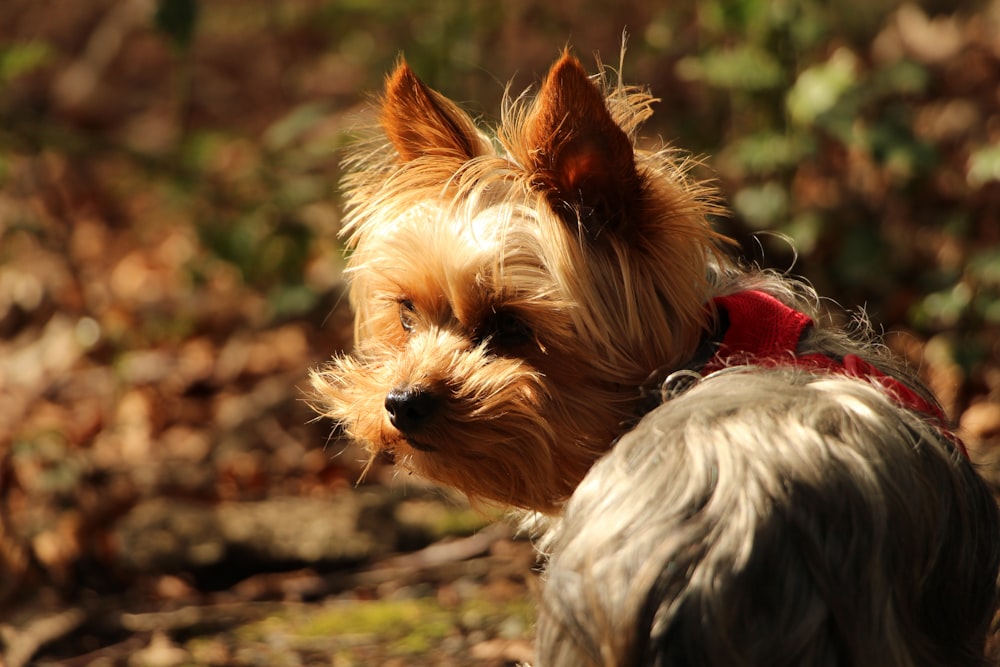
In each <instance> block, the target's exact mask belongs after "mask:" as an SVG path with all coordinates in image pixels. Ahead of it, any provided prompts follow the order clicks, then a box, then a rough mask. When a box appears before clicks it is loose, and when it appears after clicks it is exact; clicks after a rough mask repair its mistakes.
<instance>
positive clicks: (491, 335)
mask: <svg viewBox="0 0 1000 667" xmlns="http://www.w3.org/2000/svg"><path fill="white" fill-rule="evenodd" d="M534 335H535V334H534V332H533V331H532V330H531V327H529V326H528V325H527V324H526V323H525V322H524V321H523V320H522V319H521V318H519V317H518V316H517V315H514V314H513V313H510V312H507V311H503V310H501V311H497V312H496V313H493V315H492V316H491V317H489V318H488V319H487V320H486V321H485V322H483V326H482V328H481V330H480V335H479V339H480V340H488V341H489V342H490V343H491V344H492V345H494V346H497V347H516V346H518V345H523V344H525V343H529V342H531V341H532V340H534Z"/></svg>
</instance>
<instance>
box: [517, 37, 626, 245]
mask: <svg viewBox="0 0 1000 667" xmlns="http://www.w3.org/2000/svg"><path fill="white" fill-rule="evenodd" d="M525 130H526V133H525V137H526V139H527V141H528V142H529V148H530V151H531V152H530V155H531V156H532V158H531V159H532V160H533V164H532V165H531V168H532V169H533V171H534V175H535V178H536V181H537V182H539V183H540V184H541V185H542V187H544V188H546V189H548V192H549V201H550V202H551V204H552V206H553V207H554V208H555V209H556V211H558V212H559V214H560V215H562V216H563V218H564V219H566V220H567V222H570V223H571V224H576V223H577V221H578V220H579V221H580V223H581V224H582V225H583V227H584V229H585V230H586V232H587V233H588V235H590V236H591V237H592V238H596V237H597V236H598V235H599V234H600V233H601V232H602V231H604V230H613V229H614V228H616V227H619V226H620V225H621V224H622V223H623V222H624V221H625V220H627V218H628V217H629V212H630V209H633V208H634V207H635V206H636V204H637V201H638V197H639V192H640V188H641V181H640V178H639V175H638V172H637V171H636V168H635V156H634V153H633V147H632V141H631V139H630V138H629V137H628V135H627V134H626V133H625V132H624V131H623V130H622V129H621V128H620V127H619V126H618V124H617V123H615V121H614V119H613V118H612V117H611V114H610V112H609V111H608V108H607V106H606V105H605V103H604V96H603V95H602V94H601V91H600V90H599V89H598V87H597V85H596V84H595V83H594V82H593V81H591V80H590V79H589V78H588V77H587V73H586V71H585V70H584V69H583V66H582V65H581V64H580V62H579V61H578V60H577V59H576V58H574V57H573V56H571V55H569V53H568V52H567V53H564V54H563V56H562V57H561V58H560V59H559V61H558V62H556V64H555V65H553V66H552V69H551V70H550V71H549V74H548V77H547V78H546V79H545V83H544V84H543V85H542V89H541V91H540V92H539V94H538V97H537V98H536V100H535V105H534V107H533V109H532V111H531V116H530V117H529V119H528V122H527V125H526V127H525Z"/></svg>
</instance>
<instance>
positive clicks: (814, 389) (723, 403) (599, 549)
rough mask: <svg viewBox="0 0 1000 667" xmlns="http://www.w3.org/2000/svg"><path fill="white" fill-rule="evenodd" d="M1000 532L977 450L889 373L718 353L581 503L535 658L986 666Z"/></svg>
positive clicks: (571, 521) (561, 666)
mask: <svg viewBox="0 0 1000 667" xmlns="http://www.w3.org/2000/svg"><path fill="white" fill-rule="evenodd" d="M998 534H1000V523H998V517H997V509H996V506H995V505H994V501H993V499H992V497H991V495H990V492H989V490H988V488H987V487H986V485H985V484H984V483H983V481H982V480H981V479H980V478H979V476H978V475H977V474H976V472H975V470H974V469H973V465H972V464H971V463H970V462H969V460H968V459H967V457H965V456H963V455H962V454H961V453H960V452H959V451H958V450H957V449H956V447H955V446H954V442H953V441H952V440H951V439H950V438H949V437H948V436H947V435H945V434H944V433H942V431H941V430H940V427H939V426H938V425H936V424H933V423H931V422H929V421H928V420H926V419H923V418H922V417H921V416H920V415H918V414H917V413H914V412H912V411H910V410H907V409H904V408H901V407H900V406H899V405H898V404H897V403H895V401H894V400H893V399H892V398H891V397H890V396H889V395H887V394H886V393H885V391H884V390H882V388H881V387H880V386H878V385H877V383H870V382H866V381H864V380H859V379H854V378H847V377H844V376H840V375H831V374H811V373H807V372H803V371H801V370H798V369H779V370H775V369H770V370H768V369H761V368H743V369H739V368H732V369H728V370H725V371H721V372H718V373H716V374H714V375H710V376H708V377H707V378H705V379H704V380H703V381H702V382H701V383H700V384H699V385H697V386H695V387H694V388H693V389H691V390H690V391H689V392H688V393H686V394H683V395H681V396H680V397H678V398H675V399H673V400H671V401H669V402H667V403H666V404H665V405H663V406H661V407H659V408H657V409H656V410H654V411H653V412H651V413H650V414H648V415H647V416H646V417H645V418H644V419H643V421H642V422H640V424H639V425H638V426H637V427H636V428H635V429H634V430H632V431H631V432H630V433H628V434H627V435H625V436H623V437H622V439H621V440H620V442H619V443H618V444H617V445H616V446H615V447H614V448H613V449H612V451H611V452H610V453H609V454H608V455H607V456H606V457H605V458H603V459H602V460H601V461H599V462H598V463H597V464H596V465H595V466H594V467H593V469H592V470H591V472H590V473H589V474H588V475H587V476H586V477H585V478H584V480H583V482H582V483H581V485H580V486H579V488H578V490H577V492H576V493H575V494H574V495H573V497H572V498H571V500H570V501H569V503H568V504H567V507H566V511H565V513H564V515H563V518H562V519H561V520H559V521H558V522H557V525H556V526H555V527H554V528H553V529H552V531H551V532H550V533H549V535H548V536H547V541H546V543H545V545H544V547H545V548H546V549H547V550H548V551H550V552H551V554H552V558H551V561H550V564H549V567H548V570H547V575H546V576H547V582H546V586H545V589H544V592H543V596H542V601H541V603H540V618H539V624H538V655H537V663H535V667H598V666H600V667H625V666H629V667H641V666H650V667H652V666H654V665H655V666H666V665H688V666H694V665H700V666H706V667H707V666H715V665H717V666H719V667H723V666H726V667H728V666H730V665H770V666H774V665H844V666H847V665H852V666H855V667H859V666H870V667H904V666H916V665H921V666H924V667H926V666H929V665H940V666H942V667H943V666H945V665H949V666H952V667H955V666H959V665H968V666H972V665H985V664H987V660H986V658H985V657H984V651H985V649H984V645H985V643H986V635H987V631H988V628H989V624H990V620H991V617H992V613H993V610H994V608H995V604H996V600H997V591H996V587H995V586H994V585H993V584H994V582H996V579H997V574H998V569H1000V542H998V541H997V539H996V538H997V535H998Z"/></svg>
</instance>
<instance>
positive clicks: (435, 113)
mask: <svg viewBox="0 0 1000 667" xmlns="http://www.w3.org/2000/svg"><path fill="white" fill-rule="evenodd" d="M604 77H605V73H602V78H601V79H600V80H599V81H597V82H595V81H593V80H591V79H590V78H588V76H587V75H586V73H585V72H584V70H583V68H582V67H581V66H580V64H579V63H578V62H577V61H576V60H575V59H574V58H572V57H571V56H569V55H564V56H563V57H562V58H561V59H560V60H559V61H558V62H557V63H556V64H555V65H554V66H553V68H552V70H551V71H550V72H549V75H548V77H547V79H546V81H545V82H544V84H543V85H542V87H541V90H540V92H539V94H538V96H537V97H536V98H535V99H534V101H533V102H530V103H529V102H527V101H525V100H523V99H519V100H515V101H513V102H510V103H509V104H508V105H507V107H506V108H505V110H504V115H503V122H502V124H501V127H500V128H499V129H498V131H497V134H496V141H497V144H498V145H497V146H494V144H493V142H492V141H491V139H490V138H488V137H487V136H486V135H484V134H481V133H480V132H479V131H478V130H477V128H476V127H475V125H474V124H473V122H472V120H471V119H470V118H469V117H468V116H467V115H465V114H464V113H463V112H462V111H461V110H459V109H458V108H457V107H456V106H455V105H454V104H453V103H451V102H450V101H448V100H446V99H445V98H444V97H442V96H441V95H439V94H438V93H436V92H434V91H432V90H430V89H429V88H427V87H426V86H425V85H424V84H423V83H422V82H420V81H419V79H417V78H416V76H415V75H414V74H413V72H412V71H411V70H410V69H409V67H408V66H407V65H406V64H405V63H401V64H400V65H399V66H398V67H397V69H396V71H395V72H394V73H393V74H392V75H391V76H390V77H389V79H388V81H387V85H386V92H385V96H384V99H383V100H382V105H381V119H380V120H381V128H382V131H383V134H382V135H380V138H379V139H378V140H376V143H374V144H370V145H367V146H364V147H361V148H359V149H358V150H357V151H356V153H355V156H354V159H353V162H352V166H353V169H354V171H353V173H352V175H351V176H350V177H349V180H348V181H347V191H348V205H349V215H348V219H347V225H346V228H345V235H346V237H347V242H348V246H349V248H350V250H351V255H350V259H349V265H348V275H349V277H350V280H351V282H352V288H351V300H352V304H353V306H354V307H355V310H356V314H357V323H356V338H357V341H356V342H357V345H356V350H355V352H354V353H353V354H352V355H351V356H344V357H341V358H338V359H336V360H334V362H333V363H332V364H330V365H329V366H328V367H327V368H325V369H322V370H320V371H317V372H315V373H314V375H313V384H314V386H315V388H316V390H317V396H318V404H319V406H320V408H319V409H320V410H321V412H323V413H324V414H326V415H328V416H331V417H332V418H334V419H335V420H336V421H338V422H339V423H341V424H342V425H343V427H344V429H345V431H346V432H347V434H348V435H350V436H351V437H353V438H355V439H357V440H359V441H361V442H363V443H365V444H366V445H367V446H368V448H369V450H370V452H371V453H372V455H373V457H374V456H375V455H378V454H390V455H392V456H393V457H394V458H395V460H396V461H397V463H398V464H400V465H402V466H404V467H406V468H409V469H411V470H412V471H414V472H416V473H418V474H420V475H422V476H424V477H427V478H430V479H433V480H436V481H438V482H440V483H443V484H446V485H450V486H453V487H456V488H458V489H460V490H462V491H464V492H466V493H467V494H468V495H469V496H470V497H472V498H475V499H487V500H491V501H496V502H499V503H501V504H506V505H511V506H515V507H520V508H526V509H531V510H537V511H540V512H543V513H558V510H559V507H560V506H561V504H562V503H563V502H564V501H565V499H566V498H568V497H569V495H570V494H571V493H572V491H573V489H574V488H575V487H576V485H577V483H579V481H580V479H582V478H583V476H584V474H586V472H587V470H588V469H589V468H590V466H591V465H592V464H593V462H594V461H595V460H597V459H598V458H599V457H600V456H601V455H602V454H604V453H605V452H606V451H607V450H608V448H609V447H610V446H611V444H612V443H613V442H614V440H615V439H616V438H618V437H619V436H621V435H622V433H624V432H626V431H627V430H628V429H629V428H630V427H631V426H632V425H634V424H635V423H636V422H637V421H638V419H639V418H640V417H641V416H642V414H643V412H644V411H645V410H646V409H647V408H646V403H647V402H648V401H647V399H646V398H645V397H644V392H643V389H642V387H643V386H644V385H647V384H648V383H649V382H650V378H651V377H656V376H657V374H659V375H661V376H665V375H666V374H667V373H669V372H670V371H672V370H675V369H678V368H684V367H689V366H692V365H698V364H703V363H704V362H705V359H697V357H698V356H699V354H700V350H703V349H704V346H705V343H706V341H708V342H711V341H712V340H713V335H714V334H715V333H717V332H718V333H719V334H720V335H721V334H723V333H724V331H721V329H722V328H723V327H722V326H721V323H720V322H721V320H720V313H719V309H718V307H717V302H716V301H714V300H713V299H716V297H719V296H722V295H727V294H733V293H738V292H744V291H746V290H759V291H761V292H763V293H766V294H769V295H771V296H774V297H777V299H778V300H779V301H780V302H783V303H786V304H791V305H794V307H795V309H796V310H797V311H800V312H803V313H806V314H808V315H814V314H815V311H816V310H817V303H816V299H815V296H814V295H813V294H811V292H809V290H806V289H804V288H802V287H801V286H798V285H796V284H794V283H791V282H789V281H787V280H785V279H783V278H780V277H778V276H775V275H772V274H767V273H763V272H748V271H745V270H742V269H741V268H739V267H738V266H737V265H736V264H735V263H734V262H732V261H731V260H730V259H729V258H728V257H727V256H726V255H725V253H723V252H721V251H720V243H725V239H724V238H723V237H721V236H720V235H719V234H717V233H716V232H714V231H713V230H712V228H711V226H710V223H709V217H710V216H711V215H713V214H715V213H717V212H719V209H718V207H717V205H716V203H715V202H714V200H713V196H712V192H711V191H710V190H709V189H708V188H707V187H706V186H704V185H702V184H699V183H696V182H693V181H692V180H690V179H689V178H688V176H687V171H688V169H689V166H690V165H689V164H688V163H686V162H685V161H684V160H683V159H681V158H679V157H678V155H677V154H676V153H675V152H674V151H672V150H670V149H666V148H664V149H659V150H650V151H647V150H642V149H640V148H637V147H636V143H635V135H636V130H637V128H638V126H639V125H640V123H641V122H642V121H643V120H645V119H646V118H647V117H648V116H649V115H650V113H651V111H650V104H651V102H652V101H653V100H652V99H651V98H650V96H649V95H648V94H646V93H645V92H643V91H641V90H638V89H635V88H629V87H626V86H624V85H622V84H621V83H620V82H618V83H616V84H610V83H609V82H608V81H607V80H606V78H604ZM386 139H387V140H388V141H386ZM720 340H721V339H720ZM794 343H795V344H794V348H793V349H787V350H781V351H779V352H778V353H777V354H772V353H770V352H769V353H768V354H770V355H771V356H774V357H776V358H782V359H784V358H791V357H793V356H795V355H810V354H812V353H819V354H822V355H824V356H826V357H829V358H831V359H835V360H839V359H840V358H842V357H844V356H845V355H848V354H855V355H860V356H861V357H863V358H864V359H865V360H866V363H868V362H872V363H873V364H874V365H875V366H878V367H881V368H882V369H883V370H886V369H887V366H886V365H887V364H888V365H891V363H890V362H887V361H884V360H882V359H881V357H880V355H879V353H878V352H877V351H876V350H875V348H874V347H871V346H868V345H866V344H862V345H859V344H857V343H854V342H852V341H851V340H849V338H848V337H847V336H845V335H843V334H842V333H840V332H838V331H836V330H833V329H824V328H821V327H818V326H811V325H810V326H808V327H805V328H804V330H803V332H802V335H801V337H800V338H799V339H798V340H797V341H795V342H794ZM718 352H719V350H714V351H713V353H714V354H716V355H717V354H718ZM725 352H726V353H728V354H731V355H732V356H733V357H734V358H735V359H737V360H739V361H746V360H747V359H748V358H750V359H752V358H753V357H755V356H757V351H755V350H752V349H749V350H748V349H727V350H725ZM717 361H719V362H720V363H723V364H724V363H726V361H725V359H717ZM928 403H930V401H928Z"/></svg>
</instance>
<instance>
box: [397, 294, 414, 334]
mask: <svg viewBox="0 0 1000 667" xmlns="http://www.w3.org/2000/svg"><path fill="white" fill-rule="evenodd" d="M416 320H417V308H416V306H414V305H413V302H412V301H410V300H409V299H400V300H399V323H400V324H401V325H402V327H403V331H405V332H406V333H412V332H413V327H414V325H415V324H416Z"/></svg>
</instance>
